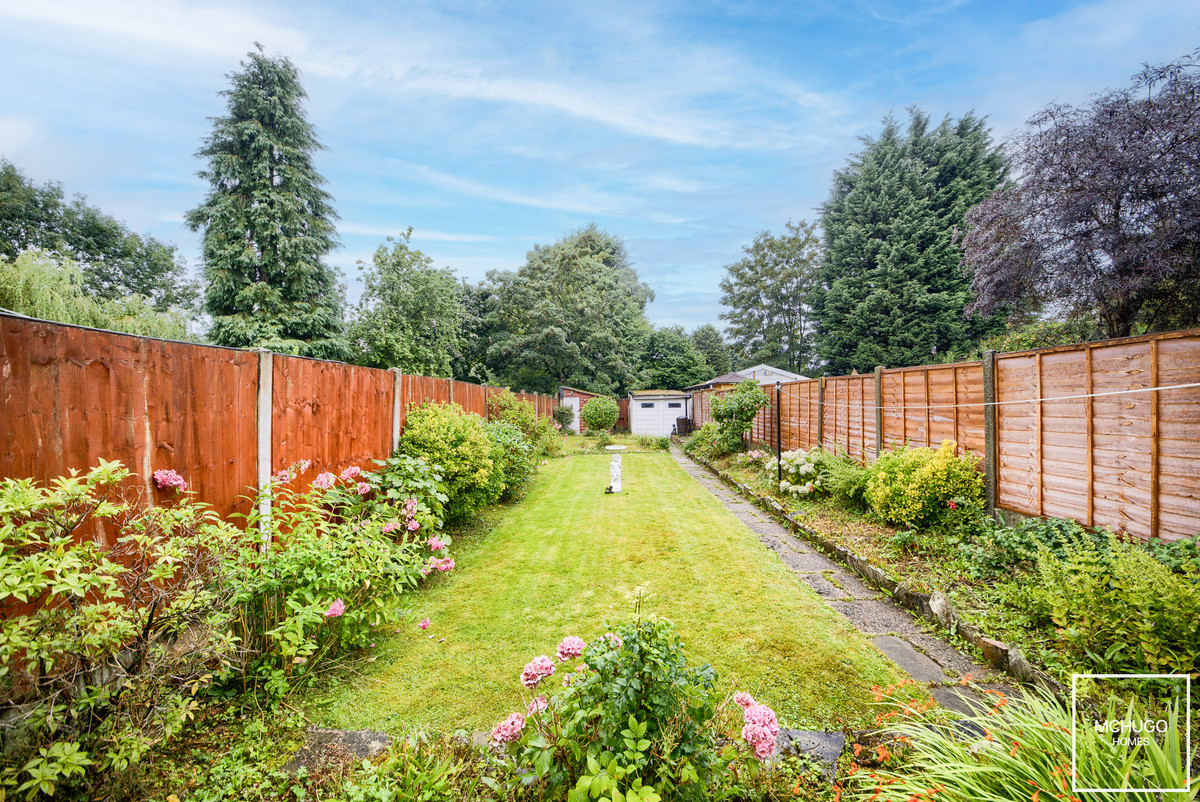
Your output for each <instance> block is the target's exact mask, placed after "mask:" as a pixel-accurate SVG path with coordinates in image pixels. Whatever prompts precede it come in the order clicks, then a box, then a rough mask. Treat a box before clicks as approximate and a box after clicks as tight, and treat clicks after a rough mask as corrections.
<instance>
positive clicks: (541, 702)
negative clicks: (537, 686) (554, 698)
mask: <svg viewBox="0 0 1200 802" xmlns="http://www.w3.org/2000/svg"><path fill="white" fill-rule="evenodd" d="M549 704H550V702H548V701H547V700H546V697H545V696H543V695H539V696H535V697H533V699H531V700H529V707H528V710H529V715H531V716H532V715H534V714H536V713H540V712H542V711H543V710H545V709H546V706H547V705H549Z"/></svg>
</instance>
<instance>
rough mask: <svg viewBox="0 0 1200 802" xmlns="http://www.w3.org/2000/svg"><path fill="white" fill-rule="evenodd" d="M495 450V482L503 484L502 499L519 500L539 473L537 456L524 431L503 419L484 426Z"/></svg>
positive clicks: (493, 477)
mask: <svg viewBox="0 0 1200 802" xmlns="http://www.w3.org/2000/svg"><path fill="white" fill-rule="evenodd" d="M484 429H485V430H486V431H487V434H488V437H490V438H491V440H492V444H493V448H492V454H491V457H492V464H493V466H494V470H493V471H492V481H493V482H499V483H500V497H501V498H516V496H517V495H519V494H520V492H521V490H522V489H524V487H525V485H526V484H527V483H528V482H529V480H530V479H532V478H533V475H534V474H535V473H536V472H537V456H536V455H535V454H534V451H533V448H532V447H531V446H530V444H529V441H528V440H526V439H525V435H523V434H521V430H520V429H518V428H517V427H516V426H513V425H512V424H510V423H505V422H504V421H501V420H494V421H488V422H487V423H485V424H484Z"/></svg>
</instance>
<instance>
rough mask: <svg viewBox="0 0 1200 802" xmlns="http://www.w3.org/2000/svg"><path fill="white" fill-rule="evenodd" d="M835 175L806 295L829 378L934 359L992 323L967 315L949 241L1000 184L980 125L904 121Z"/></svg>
mask: <svg viewBox="0 0 1200 802" xmlns="http://www.w3.org/2000/svg"><path fill="white" fill-rule="evenodd" d="M909 115H910V116H909V124H908V130H907V132H902V131H901V128H900V125H899V124H898V123H897V122H896V121H895V120H894V119H891V118H888V119H887V120H886V121H885V123H884V128H883V133H882V134H881V135H880V136H879V138H878V139H866V140H864V141H865V144H866V147H865V148H864V149H863V151H862V152H861V153H859V154H857V155H855V156H854V157H852V158H851V159H850V161H849V163H848V164H847V166H846V167H845V168H843V169H841V170H838V171H836V172H835V173H834V176H833V187H832V189H831V191H830V197H829V200H827V201H826V202H825V204H824V206H823V207H822V210H821V211H822V216H821V227H822V230H823V233H824V254H823V259H822V261H821V265H820V267H819V268H818V270H817V281H816V286H815V287H814V289H813V291H812V292H811V294H810V299H811V304H812V318H813V320H814V322H815V332H814V339H815V341H816V344H817V348H818V351H819V353H820V356H821V358H822V359H823V360H824V361H825V363H826V366H825V367H826V371H827V372H828V373H833V374H838V373H849V372H850V371H851V370H858V371H860V372H865V371H869V370H871V369H873V368H874V367H875V366H876V365H884V366H886V367H899V366H904V365H919V364H925V363H928V362H930V361H939V360H940V358H941V357H942V356H944V355H946V354H948V353H953V352H956V351H958V352H961V351H965V350H966V349H968V348H969V347H970V346H971V345H972V344H973V343H974V342H976V341H977V340H978V339H980V338H981V337H982V336H986V335H987V334H990V333H993V331H995V330H996V329H997V328H998V327H1000V324H999V323H998V321H996V320H995V319H990V318H980V317H978V316H971V317H967V316H965V315H964V310H965V308H966V307H967V305H968V304H969V303H970V301H971V290H970V286H969V282H968V280H967V278H966V277H965V276H964V275H963V274H962V271H961V269H960V266H959V260H960V257H959V252H958V249H957V247H956V245H955V242H954V239H955V234H956V232H957V231H958V230H959V229H960V228H961V227H962V225H963V218H964V215H965V213H966V211H967V209H969V208H970V207H971V206H973V205H974V204H976V203H978V202H980V201H981V200H983V199H984V198H986V197H988V195H990V194H991V193H992V191H993V190H994V189H995V188H996V187H997V186H998V185H999V184H1000V183H1001V182H1002V181H1003V180H1004V178H1005V175H1006V173H1007V166H1006V162H1005V159H1004V156H1003V154H1002V153H1001V151H1000V149H999V148H998V147H995V146H993V145H992V143H991V137H990V135H989V133H988V129H987V128H986V126H985V124H984V120H982V119H980V118H978V117H975V116H974V115H973V114H967V115H966V116H964V117H963V118H962V119H960V120H957V121H951V119H950V118H949V117H947V118H945V119H943V121H942V123H941V124H940V125H938V126H937V127H936V128H934V129H932V130H930V128H929V118H928V116H926V115H925V114H922V113H921V112H920V111H917V110H911V111H910V113H909Z"/></svg>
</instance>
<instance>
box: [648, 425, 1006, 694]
mask: <svg viewBox="0 0 1200 802" xmlns="http://www.w3.org/2000/svg"><path fill="white" fill-rule="evenodd" d="M671 456H672V458H673V459H674V460H675V461H676V462H677V463H679V465H680V466H681V467H682V468H683V469H684V471H686V472H687V473H688V475H690V476H691V477H692V478H693V479H695V480H696V481H697V482H698V483H699V484H700V485H701V486H702V487H704V488H705V489H706V490H708V491H709V492H710V493H712V494H713V495H714V496H716V497H717V499H718V500H719V501H720V502H721V503H722V504H723V505H724V506H725V508H726V509H728V510H729V511H730V512H731V513H732V514H733V516H734V517H735V518H737V519H738V520H739V521H741V522H742V523H743V524H745V525H746V526H747V528H749V529H750V531H751V532H753V533H754V534H755V535H757V536H758V539H759V540H761V541H762V542H763V543H764V544H765V545H766V546H767V547H768V548H770V549H771V550H772V551H774V552H775V553H776V554H777V555H778V556H779V559H780V560H782V561H783V563H784V565H786V566H787V567H788V568H790V569H791V570H792V571H793V572H794V573H795V574H796V576H797V577H798V578H799V579H801V580H802V581H803V582H805V583H806V584H807V585H808V586H809V587H811V588H812V589H813V590H815V591H816V592H817V594H818V595H819V596H820V597H821V598H822V599H823V600H824V601H825V603H826V604H828V605H829V606H830V607H832V608H833V609H834V610H836V611H837V612H838V613H840V614H841V615H842V616H844V617H845V618H846V620H847V621H849V622H850V624H851V625H853V626H854V627H855V628H856V629H858V630H859V631H860V632H862V633H864V634H865V635H867V636H868V637H869V638H870V639H871V642H872V643H873V644H875V646H876V648H878V649H879V650H880V651H881V652H883V653H884V654H885V655H886V656H887V657H888V658H889V659H890V660H891V661H892V662H894V663H895V664H896V665H897V666H898V667H899V668H900V669H902V670H903V671H904V672H905V673H907V674H908V675H909V676H910V677H912V678H913V679H915V680H917V681H918V682H922V683H930V684H931V687H930V693H931V695H932V696H933V697H934V698H935V699H937V701H938V703H939V704H941V705H942V706H943V707H947V708H950V709H952V710H957V711H959V712H961V713H971V712H974V711H976V710H978V709H979V707H980V705H981V702H980V701H979V698H978V696H977V695H976V694H975V693H974V692H973V691H971V690H969V689H967V688H964V687H963V686H960V685H958V684H957V683H958V682H959V680H960V679H961V678H962V677H963V676H965V675H967V674H970V675H971V676H972V677H973V678H984V677H987V676H989V675H990V674H991V673H992V671H991V669H989V668H988V667H987V666H985V665H984V664H982V663H980V662H978V661H976V660H974V659H972V658H970V657H968V656H966V655H964V654H962V653H961V652H959V651H958V650H957V649H955V648H954V647H953V646H951V645H950V644H948V643H946V642H945V641H944V640H942V639H940V638H937V637H934V636H933V635H930V634H928V632H927V631H925V629H923V628H922V627H921V625H920V624H919V623H918V622H917V621H916V620H915V619H914V618H913V616H912V614H911V613H909V612H908V611H907V610H905V609H904V608H902V607H900V606H899V605H898V604H896V603H895V602H893V601H892V600H890V599H888V598H886V597H885V595H884V594H882V593H880V592H879V591H877V590H875V589H873V588H870V587H868V586H867V585H865V584H863V582H862V581H860V580H859V579H858V577H856V576H855V575H854V574H853V573H851V572H850V571H849V569H847V568H846V567H844V566H842V565H839V564H838V563H836V562H834V561H833V560H831V559H829V558H828V557H826V556H824V555H823V554H820V553H818V552H817V551H816V549H814V548H813V547H812V546H810V545H808V544H806V543H805V542H804V541H802V540H800V539H798V538H796V537H794V536H793V535H792V533H791V532H790V531H788V529H787V528H786V527H785V526H783V524H781V523H779V522H778V521H775V520H774V519H772V518H771V517H770V516H768V515H767V514H766V513H765V512H763V511H762V510H760V509H758V508H756V507H755V506H754V505H752V504H751V503H750V502H748V501H747V500H746V499H744V498H742V497H741V496H740V495H739V494H738V493H736V492H735V491H734V490H732V489H730V488H729V487H728V486H727V485H726V484H725V483H724V482H722V481H721V480H720V479H718V478H717V477H715V476H713V474H712V473H711V472H709V471H708V470H706V469H705V468H703V467H701V466H700V465H698V464H696V463H695V462H693V461H692V460H691V459H689V458H688V457H687V455H686V454H684V453H683V451H682V450H680V448H679V447H678V446H677V445H674V444H672V446H671ZM990 687H999V686H994V685H993V686H990Z"/></svg>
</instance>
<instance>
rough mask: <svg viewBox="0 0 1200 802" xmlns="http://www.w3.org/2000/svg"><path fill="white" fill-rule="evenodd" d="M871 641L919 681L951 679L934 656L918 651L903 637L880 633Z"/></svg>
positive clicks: (944, 680)
mask: <svg viewBox="0 0 1200 802" xmlns="http://www.w3.org/2000/svg"><path fill="white" fill-rule="evenodd" d="M871 643H873V644H875V646H876V648H878V649H879V651H881V652H883V653H884V654H886V655H887V656H888V657H889V658H891V661H892V662H893V663H895V664H896V665H898V666H900V667H901V668H902V669H904V670H905V672H907V673H908V675H909V676H910V677H912V678H913V679H915V680H916V681H917V682H947V681H949V680H950V677H949V676H947V674H946V672H945V671H943V670H942V667H941V666H939V665H938V664H937V663H936V662H934V660H933V659H932V658H930V657H927V656H925V655H923V654H921V653H920V652H918V651H917V650H916V649H914V648H913V645H912V644H911V643H909V642H908V641H906V640H904V639H903V638H897V637H896V636H895V635H879V636H878V637H875V638H872V639H871Z"/></svg>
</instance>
